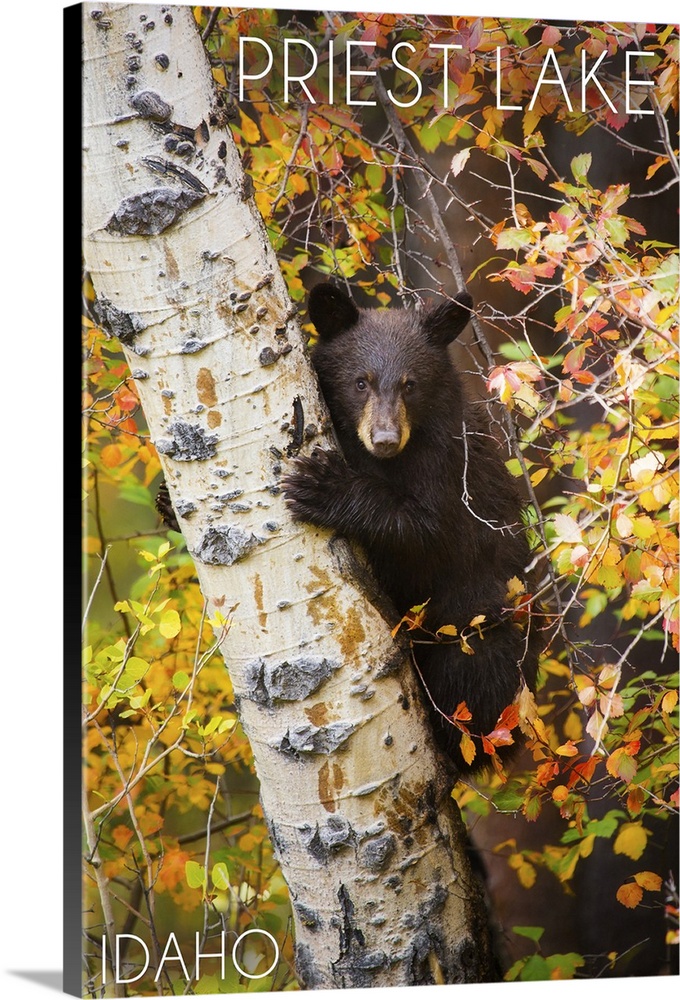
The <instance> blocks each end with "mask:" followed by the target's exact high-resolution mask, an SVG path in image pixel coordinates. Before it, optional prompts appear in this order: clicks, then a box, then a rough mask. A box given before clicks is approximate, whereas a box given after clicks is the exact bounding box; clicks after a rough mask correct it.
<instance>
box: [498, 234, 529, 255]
mask: <svg viewBox="0 0 680 1000" xmlns="http://www.w3.org/2000/svg"><path fill="white" fill-rule="evenodd" d="M533 242H534V237H533V234H532V233H530V232H528V230H526V229H504V230H503V232H502V233H500V234H499V236H498V242H497V244H496V249H497V250H519V249H520V248H521V247H525V246H527V245H528V244H529V243H533Z"/></svg>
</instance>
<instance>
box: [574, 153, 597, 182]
mask: <svg viewBox="0 0 680 1000" xmlns="http://www.w3.org/2000/svg"><path fill="white" fill-rule="evenodd" d="M592 162H593V157H592V153H581V155H580V156H575V157H574V159H573V160H572V161H571V172H572V174H573V175H574V179H575V180H576V181H578V182H579V184H584V183H585V181H586V177H587V175H588V171H589V170H590V165H591V163H592Z"/></svg>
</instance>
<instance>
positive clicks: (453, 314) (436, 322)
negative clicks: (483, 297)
mask: <svg viewBox="0 0 680 1000" xmlns="http://www.w3.org/2000/svg"><path fill="white" fill-rule="evenodd" d="M471 312H472V296H471V295H468V293H467V292H459V293H458V295H456V297H455V299H452V300H451V301H449V302H444V303H442V305H440V306H436V307H435V308H434V309H430V310H429V311H428V312H426V313H425V315H424V316H423V329H424V330H425V335H426V336H427V339H428V340H429V341H430V343H431V344H438V345H440V346H442V347H443V346H444V345H446V344H450V343H451V342H452V341H454V340H455V339H456V337H457V336H458V334H459V333H462V332H463V330H464V329H465V327H466V326H467V324H468V322H469V320H470V314H471Z"/></svg>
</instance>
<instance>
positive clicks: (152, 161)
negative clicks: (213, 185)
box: [142, 126, 210, 198]
mask: <svg viewBox="0 0 680 1000" xmlns="http://www.w3.org/2000/svg"><path fill="white" fill-rule="evenodd" d="M177 128H179V126H177V127H176V129H177ZM142 163H143V164H144V166H145V167H148V169H149V170H151V171H152V172H153V173H156V174H162V175H163V176H167V175H168V174H170V175H171V176H172V177H176V178H177V180H178V181H181V182H182V184H183V185H184V186H185V187H187V188H189V189H190V190H191V191H195V192H196V194H198V195H200V196H201V197H202V198H205V196H206V195H207V194H210V191H209V190H208V188H207V187H206V186H205V184H204V183H203V181H200V180H199V179H198V177H196V176H195V175H194V174H192V173H191V171H190V170H187V169H186V167H180V166H178V165H177V164H176V163H170V161H169V160H161V159H160V157H158V156H143V157H142Z"/></svg>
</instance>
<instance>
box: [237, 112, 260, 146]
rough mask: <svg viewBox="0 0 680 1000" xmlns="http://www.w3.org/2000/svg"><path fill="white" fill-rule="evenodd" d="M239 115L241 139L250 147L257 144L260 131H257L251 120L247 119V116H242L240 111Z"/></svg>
mask: <svg viewBox="0 0 680 1000" xmlns="http://www.w3.org/2000/svg"><path fill="white" fill-rule="evenodd" d="M240 114H241V131H242V132H243V138H244V139H245V140H246V142H247V143H249V144H251V145H252V144H253V143H256V142H259V139H260V130H259V129H258V127H257V125H256V124H255V122H254V121H253V119H252V118H249V117H248V115H244V113H243V112H242V111H241V112H240Z"/></svg>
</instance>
